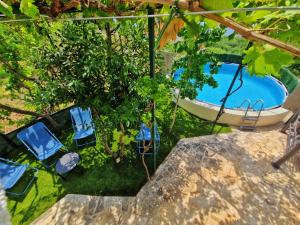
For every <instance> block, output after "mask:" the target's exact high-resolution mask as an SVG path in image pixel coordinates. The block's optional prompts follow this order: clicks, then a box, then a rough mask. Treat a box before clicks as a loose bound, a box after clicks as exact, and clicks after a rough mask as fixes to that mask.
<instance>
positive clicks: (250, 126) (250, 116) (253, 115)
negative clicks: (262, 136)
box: [238, 99, 264, 131]
mask: <svg viewBox="0 0 300 225" xmlns="http://www.w3.org/2000/svg"><path fill="white" fill-rule="evenodd" d="M245 104H246V105H247V109H246V111H245V115H244V116H243V118H242V121H243V122H242V125H241V126H240V129H241V130H248V131H254V130H255V128H256V124H257V122H258V120H259V117H260V114H261V111H262V110H263V107H264V101H263V100H262V99H258V100H257V101H256V102H254V104H253V105H251V101H250V100H249V99H245V100H244V101H243V102H242V104H241V105H240V106H239V107H238V108H239V109H242V106H244V105H245ZM255 107H258V110H257V109H255ZM249 112H250V113H249Z"/></svg>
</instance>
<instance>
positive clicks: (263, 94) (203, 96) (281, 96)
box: [174, 63, 287, 109]
mask: <svg viewBox="0 0 300 225" xmlns="http://www.w3.org/2000/svg"><path fill="white" fill-rule="evenodd" d="M237 67H238V65H237V64H225V63H224V64H222V66H221V67H220V68H219V72H218V74H215V75H213V76H214V79H215V80H216V81H217V83H218V87H217V88H213V87H211V86H209V85H204V87H203V89H202V90H198V95H197V97H196V99H197V100H199V101H201V102H206V103H210V104H214V105H217V106H221V104H222V102H221V101H220V100H221V99H222V98H224V96H225V95H226V92H227V90H228V88H229V86H230V83H231V81H232V79H233V76H234V74H235V72H236V70H237ZM204 71H205V73H207V74H209V73H210V70H209V64H206V65H205V67H204ZM182 72H183V69H182V68H181V69H178V70H177V71H176V72H175V73H174V79H175V80H178V79H180V75H181V73H182ZM243 81H244V82H243V86H242V87H241V88H240V89H239V90H238V91H237V92H235V93H233V94H232V95H231V96H229V98H228V100H227V102H226V105H225V107H226V108H238V107H239V106H240V105H241V103H242V102H243V101H244V100H245V99H249V100H250V101H251V103H252V104H253V103H254V102H256V101H257V100H259V99H262V100H263V101H264V107H263V109H270V108H275V107H279V106H281V105H282V104H283V102H284V101H285V98H286V95H287V94H286V89H285V88H284V86H283V85H281V84H280V83H279V82H278V81H277V80H276V79H274V78H273V77H271V76H265V77H259V76H250V74H249V72H248V70H247V68H243ZM239 85H240V81H239V80H238V79H237V80H236V82H235V85H234V87H233V89H232V90H235V89H236V88H237V87H238V86H239ZM246 107H247V106H246V104H244V106H243V107H242V108H244V109H245V108H246ZM257 107H260V106H258V105H257ZM255 108H256V107H255Z"/></svg>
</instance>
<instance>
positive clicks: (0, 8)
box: [0, 0, 14, 17]
mask: <svg viewBox="0 0 300 225" xmlns="http://www.w3.org/2000/svg"><path fill="white" fill-rule="evenodd" d="M0 12H1V13H3V14H4V15H6V16H8V17H14V14H13V12H12V8H11V6H9V5H7V4H6V3H5V2H3V1H2V0H0Z"/></svg>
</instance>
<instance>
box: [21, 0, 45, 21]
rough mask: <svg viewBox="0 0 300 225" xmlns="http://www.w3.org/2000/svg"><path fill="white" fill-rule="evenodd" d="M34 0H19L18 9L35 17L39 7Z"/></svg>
mask: <svg viewBox="0 0 300 225" xmlns="http://www.w3.org/2000/svg"><path fill="white" fill-rule="evenodd" d="M34 1H35V0H21V3H20V11H21V12H22V13H24V14H25V15H26V16H29V17H31V18H36V17H37V16H39V14H40V12H39V9H38V8H37V7H36V6H35V5H34V4H33V3H34Z"/></svg>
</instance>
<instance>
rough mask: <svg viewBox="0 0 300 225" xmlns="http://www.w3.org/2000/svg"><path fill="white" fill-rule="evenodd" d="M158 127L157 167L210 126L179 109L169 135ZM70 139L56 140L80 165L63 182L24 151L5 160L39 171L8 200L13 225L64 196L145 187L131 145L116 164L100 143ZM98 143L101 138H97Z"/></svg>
mask: <svg viewBox="0 0 300 225" xmlns="http://www.w3.org/2000/svg"><path fill="white" fill-rule="evenodd" d="M158 124H159V129H160V133H161V148H160V150H159V152H158V154H157V165H159V164H160V163H161V162H162V161H163V160H164V158H165V157H166V156H167V155H168V153H169V152H170V151H171V149H172V147H173V146H174V145H175V144H176V143H177V141H178V140H179V139H181V138H185V137H194V136H201V135H207V134H209V131H210V128H211V123H208V122H207V121H204V120H201V119H199V118H197V117H194V116H192V115H191V114H189V113H187V112H185V111H184V110H182V109H178V113H177V120H176V123H175V125H174V128H173V130H172V132H171V133H170V134H169V133H168V129H169V125H170V121H164V122H159V123H158ZM229 131H230V128H229V127H228V126H223V125H218V126H216V128H215V133H216V132H229ZM72 135H73V132H72V130H68V131H65V133H64V134H63V135H62V136H61V137H59V139H60V140H62V143H64V144H65V146H66V147H67V148H68V149H69V150H71V151H76V152H78V153H80V155H81V156H82V162H81V165H80V166H79V168H78V169H77V170H74V171H71V173H70V174H69V175H68V176H67V180H66V181H63V180H62V179H60V178H59V177H58V176H57V175H55V173H53V172H51V171H46V170H45V169H44V168H43V167H42V166H41V164H40V163H39V162H37V161H36V160H35V159H34V157H33V156H32V155H31V154H30V153H29V152H27V151H26V150H25V149H24V148H22V149H19V150H16V151H14V152H12V153H11V154H10V155H9V156H8V157H9V158H10V159H12V160H17V161H19V162H22V163H30V165H31V166H36V167H38V168H39V174H38V178H37V180H36V182H35V183H34V184H33V185H32V186H31V188H30V189H29V191H28V192H27V193H26V194H25V195H24V197H22V198H15V197H12V196H10V197H9V200H8V207H9V211H10V213H11V216H12V222H13V224H15V225H17V224H18V225H19V224H29V223H30V222H32V221H33V220H34V219H35V218H37V217H38V216H39V215H41V214H42V213H43V212H45V211H46V210H47V209H48V208H50V207H51V206H52V205H53V204H54V203H55V202H57V201H58V200H59V199H60V198H62V197H63V196H65V195H66V194H70V193H72V194H86V195H116V196H134V195H136V194H137V192H138V191H139V189H140V188H141V187H142V186H143V185H144V184H145V183H146V181H147V180H146V175H145V171H144V168H143V166H142V163H141V159H140V157H139V156H137V154H136V152H135V144H134V143H133V144H132V148H131V149H132V151H131V155H129V156H127V158H126V159H124V160H123V161H121V163H119V164H116V163H115V162H114V161H113V160H112V159H111V157H110V156H107V155H106V154H105V153H104V151H103V147H102V145H101V142H100V141H98V143H97V145H96V146H95V147H86V148H83V149H77V148H76V147H75V145H74V144H73V143H72ZM98 140H101V138H100V137H98ZM146 162H147V164H148V165H149V169H150V171H151V173H153V172H154V168H153V158H152V157H147V159H146ZM29 177H30V173H29V176H27V177H25V178H24V179H22V180H21V181H20V183H19V184H17V186H16V187H15V188H14V190H16V189H19V188H20V187H21V186H22V184H23V183H24V182H25V181H26V179H28V178H29Z"/></svg>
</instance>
